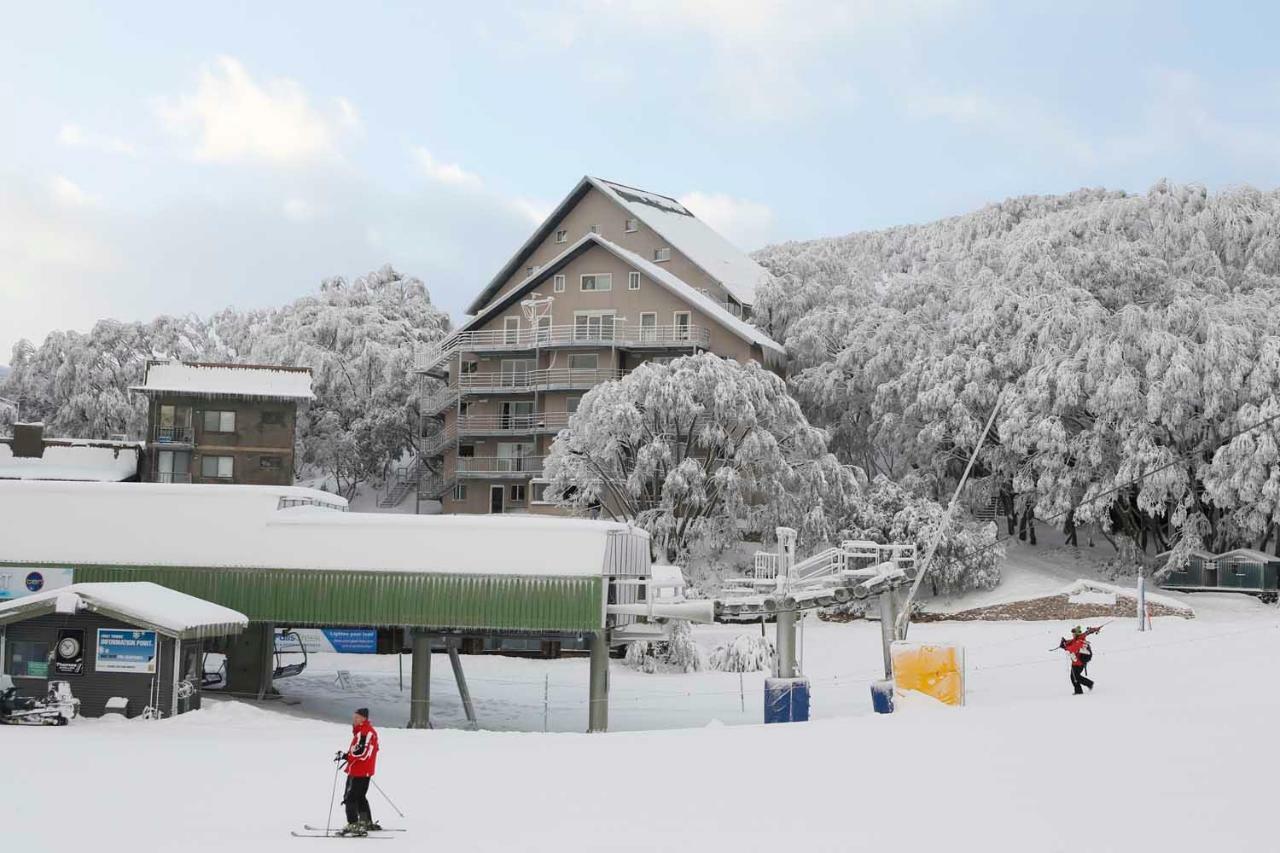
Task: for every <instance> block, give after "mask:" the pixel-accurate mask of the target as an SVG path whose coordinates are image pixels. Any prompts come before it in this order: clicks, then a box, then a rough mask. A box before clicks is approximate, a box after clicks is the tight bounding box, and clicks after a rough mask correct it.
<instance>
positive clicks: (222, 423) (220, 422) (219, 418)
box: [204, 412, 236, 432]
mask: <svg viewBox="0 0 1280 853" xmlns="http://www.w3.org/2000/svg"><path fill="white" fill-rule="evenodd" d="M204 431H205V432H235V431H236V413H235V412H205V413H204Z"/></svg>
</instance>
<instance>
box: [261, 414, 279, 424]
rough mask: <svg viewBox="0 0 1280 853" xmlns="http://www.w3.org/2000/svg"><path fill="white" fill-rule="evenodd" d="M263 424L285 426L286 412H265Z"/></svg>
mask: <svg viewBox="0 0 1280 853" xmlns="http://www.w3.org/2000/svg"><path fill="white" fill-rule="evenodd" d="M262 425H263V426H284V412H263V413H262Z"/></svg>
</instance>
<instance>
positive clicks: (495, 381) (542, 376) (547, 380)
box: [457, 367, 626, 394]
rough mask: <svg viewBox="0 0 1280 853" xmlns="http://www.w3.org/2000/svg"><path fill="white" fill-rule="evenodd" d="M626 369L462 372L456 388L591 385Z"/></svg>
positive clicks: (492, 390)
mask: <svg viewBox="0 0 1280 853" xmlns="http://www.w3.org/2000/svg"><path fill="white" fill-rule="evenodd" d="M625 375H626V371H625V370H616V369H614V368H610V367H581V368H579V367H553V368H549V369H546V370H504V371H500V372H485V373H464V374H462V375H461V376H459V377H458V384H457V389H458V390H459V391H461V392H462V393H466V394H509V393H512V392H515V393H532V392H534V391H571V390H576V389H586V388H592V387H594V386H596V385H599V384H600V383H601V382H610V381H612V380H615V379H621V378H622V377H623V376H625Z"/></svg>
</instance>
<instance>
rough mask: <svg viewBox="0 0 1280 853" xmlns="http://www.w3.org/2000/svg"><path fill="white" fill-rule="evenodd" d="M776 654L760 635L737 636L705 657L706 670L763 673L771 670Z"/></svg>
mask: <svg viewBox="0 0 1280 853" xmlns="http://www.w3.org/2000/svg"><path fill="white" fill-rule="evenodd" d="M775 653H776V652H775V651H774V648H773V643H772V642H770V641H769V639H768V638H767V637H765V636H763V635H762V634H739V635H738V636H737V637H734V638H733V639H732V640H731V641H729V642H726V643H720V644H719V645H717V646H716V647H715V648H714V649H712V650H711V654H709V655H707V668H708V669H711V670H714V671H716V672H763V671H765V670H770V669H772V668H773V656H774V654H775Z"/></svg>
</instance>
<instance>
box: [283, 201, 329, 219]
mask: <svg viewBox="0 0 1280 853" xmlns="http://www.w3.org/2000/svg"><path fill="white" fill-rule="evenodd" d="M281 211H282V212H283V213H284V218H285V219H288V220H289V221H290V222H311V221H312V220H314V219H315V218H316V216H318V215H319V213H320V211H319V210H318V209H317V207H316V206H315V205H314V204H312V203H311V202H309V201H307V200H306V199H303V198H288V199H285V202H284V204H283V205H281Z"/></svg>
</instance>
